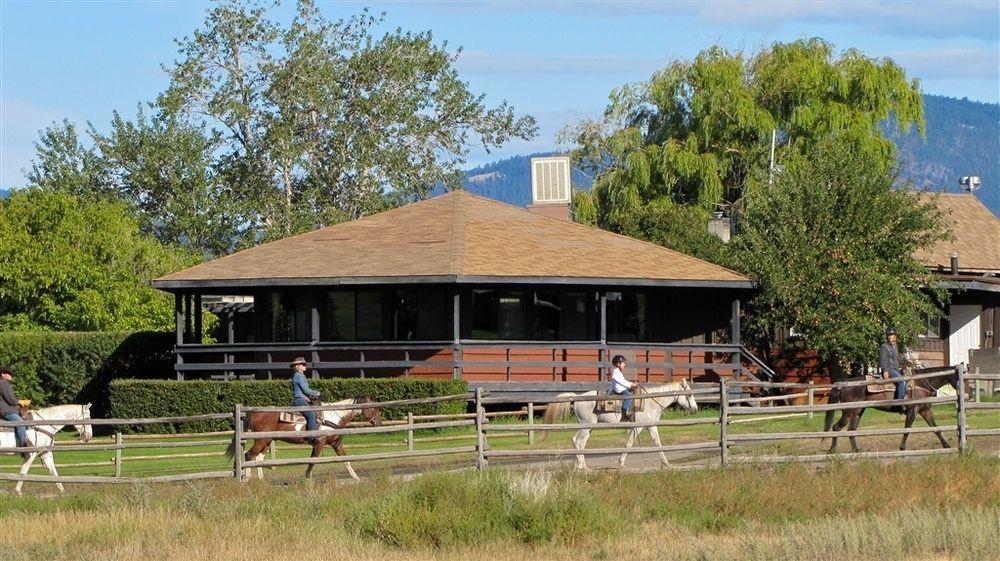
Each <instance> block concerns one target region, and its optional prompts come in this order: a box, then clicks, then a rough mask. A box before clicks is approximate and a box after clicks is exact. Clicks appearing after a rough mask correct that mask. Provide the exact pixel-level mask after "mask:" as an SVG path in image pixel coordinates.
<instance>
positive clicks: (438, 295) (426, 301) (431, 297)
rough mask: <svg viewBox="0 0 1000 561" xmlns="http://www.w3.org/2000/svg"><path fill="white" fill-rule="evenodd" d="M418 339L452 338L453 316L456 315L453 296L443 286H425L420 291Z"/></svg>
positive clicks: (441, 339) (437, 339)
mask: <svg viewBox="0 0 1000 561" xmlns="http://www.w3.org/2000/svg"><path fill="white" fill-rule="evenodd" d="M418 298H419V303H418V306H417V339H419V340H421V341H443V340H451V338H452V336H453V333H452V331H451V330H452V327H451V325H452V317H453V316H454V310H453V306H454V304H453V302H452V299H451V296H450V295H449V294H448V293H447V292H446V291H445V290H444V289H442V288H434V287H428V288H423V289H421V290H420V291H419V293H418Z"/></svg>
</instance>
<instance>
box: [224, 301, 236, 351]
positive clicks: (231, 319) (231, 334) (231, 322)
mask: <svg viewBox="0 0 1000 561" xmlns="http://www.w3.org/2000/svg"><path fill="white" fill-rule="evenodd" d="M235 316H236V314H235V312H233V310H232V309H230V310H229V311H228V312H226V342H227V343H229V344H230V345H232V344H233V343H235V342H236V318H235Z"/></svg>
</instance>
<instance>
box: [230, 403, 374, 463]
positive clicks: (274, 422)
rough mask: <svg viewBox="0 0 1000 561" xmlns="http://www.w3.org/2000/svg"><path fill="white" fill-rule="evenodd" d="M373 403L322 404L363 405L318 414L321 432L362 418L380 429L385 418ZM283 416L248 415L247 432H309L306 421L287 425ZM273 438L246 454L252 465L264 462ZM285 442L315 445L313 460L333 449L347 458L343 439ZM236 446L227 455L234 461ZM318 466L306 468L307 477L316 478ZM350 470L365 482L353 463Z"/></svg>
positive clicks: (256, 444) (268, 413)
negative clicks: (256, 462)
mask: <svg viewBox="0 0 1000 561" xmlns="http://www.w3.org/2000/svg"><path fill="white" fill-rule="evenodd" d="M370 403H375V401H374V400H373V399H371V398H370V397H367V396H361V397H356V398H354V399H345V400H341V401H337V402H334V403H321V404H320V405H359V406H360V407H358V408H357V409H335V410H326V411H317V412H316V421H317V424H319V430H322V429H323V428H324V427H329V428H344V427H346V426H347V423H350V422H351V421H353V420H354V419H356V418H358V417H364V418H365V419H367V420H368V421H369V422H370V423H371V424H372V426H375V427H377V426H379V425H381V424H382V416H381V413H380V412H379V408H378V407H373V406H371V405H367V404H370ZM280 417H281V413H278V412H271V411H254V412H251V413H250V414H249V415H247V422H246V427H247V430H249V431H251V432H273V431H297V430H306V429H305V419H304V418H299V419H298V420H297V422H294V423H292V422H287V421H284V420H281V418H280ZM273 440H274V439H272V438H258V439H255V440H254V441H253V445H251V446H250V449H249V450H247V451H246V455H245V458H246V460H247V461H248V462H249V461H251V460H263V459H264V451H265V450H267V447H268V446H270V444H271V442H272V441H273ZM278 440H281V441H282V442H288V443H291V444H311V445H312V455H311V456H310V457H312V458H316V457H318V456H319V455H321V454H322V453H323V448H325V447H326V446H329V447H331V448H333V449H334V451H336V452H337V455H338V456H343V455H344V453H345V452H344V439H343V435H339V434H337V435H330V436H320V437H318V438H301V437H288V438H279V439H278ZM235 445H236V443H235V442H233V443H232V444H230V445H229V450H227V452H226V453H227V454H228V456H229V457H230V458H232V457H233V455H234V454H235V450H236V449H235ZM314 465H315V464H309V466H308V467H307V468H306V477H312V470H313V466H314ZM344 465H345V466H347V472H348V473H349V474H350V475H351V477H353V478H354V479H361V478H360V477H358V474H356V473H354V468H353V467H351V463H350V462H344ZM257 476H258V477H260V478H261V479H264V469H263V468H257ZM244 478H245V479H251V478H252V474H251V471H250V469H249V468H248V469H246V470H245V471H244Z"/></svg>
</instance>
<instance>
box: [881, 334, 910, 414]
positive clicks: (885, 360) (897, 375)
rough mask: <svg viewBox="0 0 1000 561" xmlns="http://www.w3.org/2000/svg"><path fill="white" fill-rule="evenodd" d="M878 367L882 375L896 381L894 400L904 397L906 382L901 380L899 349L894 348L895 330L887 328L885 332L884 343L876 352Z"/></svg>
mask: <svg viewBox="0 0 1000 561" xmlns="http://www.w3.org/2000/svg"><path fill="white" fill-rule="evenodd" d="M878 361H879V366H880V367H881V368H882V375H883V376H888V377H890V378H892V379H893V380H896V394H895V398H896V399H904V398H905V397H906V380H903V379H902V378H903V371H902V370H901V369H900V366H899V347H897V346H896V330H895V329H894V328H892V327H888V328H886V330H885V342H884V343H882V347H881V348H879V350H878Z"/></svg>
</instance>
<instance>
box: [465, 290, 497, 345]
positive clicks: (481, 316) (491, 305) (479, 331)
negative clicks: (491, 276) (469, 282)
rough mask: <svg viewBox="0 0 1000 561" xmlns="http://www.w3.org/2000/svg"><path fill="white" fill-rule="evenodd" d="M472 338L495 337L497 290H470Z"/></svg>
mask: <svg viewBox="0 0 1000 561" xmlns="http://www.w3.org/2000/svg"><path fill="white" fill-rule="evenodd" d="M469 334H470V335H471V337H472V338H473V339H496V338H497V292H496V291H495V290H473V291H472V330H471V332H470V333H469Z"/></svg>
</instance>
